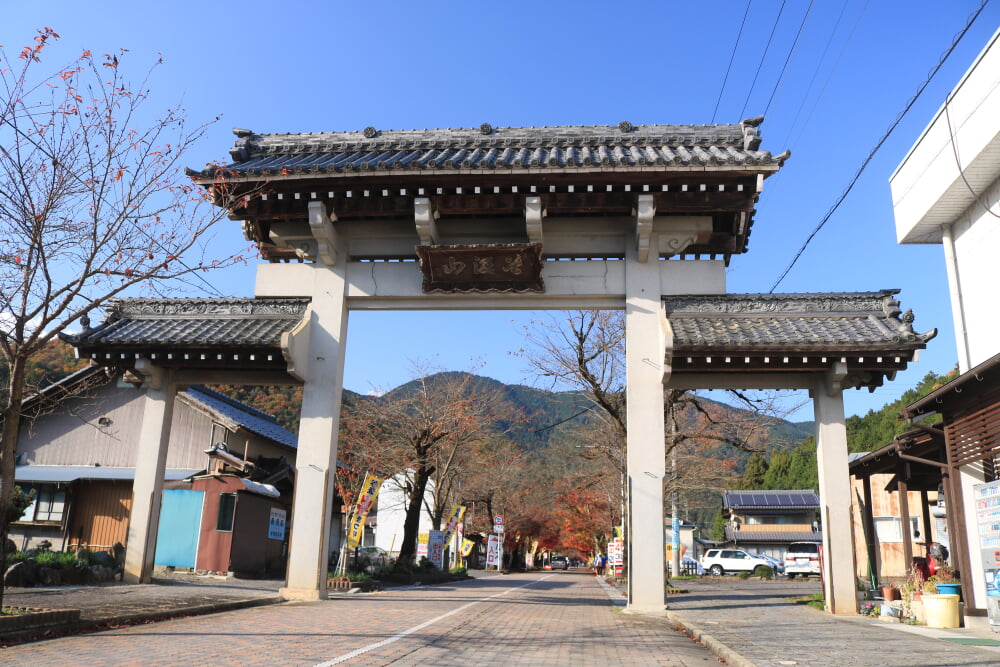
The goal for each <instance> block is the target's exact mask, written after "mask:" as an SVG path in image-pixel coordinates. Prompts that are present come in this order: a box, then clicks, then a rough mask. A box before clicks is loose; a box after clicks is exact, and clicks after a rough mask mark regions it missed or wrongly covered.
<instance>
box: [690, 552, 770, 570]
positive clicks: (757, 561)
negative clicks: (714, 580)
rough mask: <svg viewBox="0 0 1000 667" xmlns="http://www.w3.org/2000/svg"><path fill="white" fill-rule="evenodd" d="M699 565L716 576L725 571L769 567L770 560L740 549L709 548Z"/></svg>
mask: <svg viewBox="0 0 1000 667" xmlns="http://www.w3.org/2000/svg"><path fill="white" fill-rule="evenodd" d="M701 566H702V567H703V568H705V569H706V570H708V571H709V572H711V573H712V574H714V575H715V576H717V577H718V576H721V575H723V574H725V573H727V572H754V571H755V570H757V568H759V567H771V561H769V560H768V559H766V558H764V557H762V556H758V555H757V554H752V553H749V552H747V551H743V550H742V549H709V550H708V551H706V552H705V555H704V556H702V557H701Z"/></svg>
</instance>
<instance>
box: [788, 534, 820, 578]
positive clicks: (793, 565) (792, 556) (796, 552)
mask: <svg viewBox="0 0 1000 667" xmlns="http://www.w3.org/2000/svg"><path fill="white" fill-rule="evenodd" d="M822 550H823V545H822V544H821V543H819V542H792V543H791V544H789V545H788V551H786V552H785V576H786V577H788V578H789V579H794V578H795V575H797V574H801V575H802V576H803V577H808V576H809V575H810V574H815V575H816V576H819V574H820V563H819V558H820V552H821V551H822Z"/></svg>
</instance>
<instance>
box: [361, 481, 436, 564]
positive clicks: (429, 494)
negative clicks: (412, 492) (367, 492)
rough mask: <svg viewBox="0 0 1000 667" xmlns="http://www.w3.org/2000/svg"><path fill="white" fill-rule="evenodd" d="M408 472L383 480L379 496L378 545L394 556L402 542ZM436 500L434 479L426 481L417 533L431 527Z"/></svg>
mask: <svg viewBox="0 0 1000 667" xmlns="http://www.w3.org/2000/svg"><path fill="white" fill-rule="evenodd" d="M406 483H407V473H400V474H398V475H393V476H392V477H390V478H389V479H387V480H385V481H384V482H382V489H381V491H379V492H378V500H376V503H375V505H376V508H377V510H376V516H377V519H376V523H375V542H374V544H375V546H377V547H381V548H382V549H385V550H386V551H388V552H389V554H390V555H391V556H392V557H395V556H396V555H397V554H399V547H400V545H401V544H402V543H403V522H404V521H406V504H407V499H406V497H407V493H406V489H405V485H406ZM433 503H434V481H433V480H428V481H427V491H426V492H425V493H424V506H423V508H422V509H421V511H420V529H419V530H418V533H426V532H428V531H430V530H431V528H432V526H431V513H430V509H429V508H430V507H431V506H432V505H433Z"/></svg>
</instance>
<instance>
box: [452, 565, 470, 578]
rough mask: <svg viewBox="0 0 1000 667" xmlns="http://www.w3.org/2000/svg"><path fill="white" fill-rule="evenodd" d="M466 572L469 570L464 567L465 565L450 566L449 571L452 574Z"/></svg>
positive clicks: (462, 574) (463, 574) (463, 573)
mask: <svg viewBox="0 0 1000 667" xmlns="http://www.w3.org/2000/svg"><path fill="white" fill-rule="evenodd" d="M468 572H469V570H468V569H467V568H465V567H462V566H458V567H453V568H451V573H452V574H458V575H461V576H465V575H466V574H468Z"/></svg>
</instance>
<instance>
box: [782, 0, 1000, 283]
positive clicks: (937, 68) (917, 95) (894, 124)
mask: <svg viewBox="0 0 1000 667" xmlns="http://www.w3.org/2000/svg"><path fill="white" fill-rule="evenodd" d="M988 2H989V0H983V2H982V4H980V5H979V8H978V9H976V11H974V12H973V13H972V14H971V15H970V16H969V18H968V20H967V22H966V24H965V27H964V28H962V30H961V31H960V32H959V33H958V34H957V35H956V36H955V37H954V39H953V41H952V43H951V46H950V47H948V49H947V50H946V51H945V52H944V54H942V55H941V57H940V59H939V60H938V62H937V64H936V65H935V66H934V67H933V68H932V69H931V71H930V73H929V74H928V76H927V79H926V80H925V81H924V82H923V83H922V84H920V87H919V88H918V89H917V92H916V93H915V94H914V95H913V97H911V98H910V100H909V102H907V103H906V106H905V107H904V108H903V110H902V111H900V112H899V114H898V115H897V116H896V119H895V120H894V121H893V122H892V124H891V125H889V129H887V130H886V131H885V133H884V134H883V135H882V138H881V139H879V140H878V143H877V144H875V147H874V148H873V149H872V150H871V151H870V152H869V153H868V157H866V158H865V159H864V161H863V162H862V163H861V166H860V167H859V168H858V170H857V171H856V172H855V173H854V177H853V178H851V181H850V182H849V183H848V184H847V187H846V188H844V191H843V192H842V193H841V194H840V197H838V198H837V201H836V202H834V204H833V206H831V207H830V210H829V211H827V212H826V215H824V216H823V219H822V220H820V221H819V224H818V225H816V228H815V229H813V231H812V233H811V234H809V236H808V238H806V241H805V243H803V244H802V247H801V248H799V251H798V252H797V253H795V257H793V258H792V261H791V263H790V264H789V265H788V266H787V267H786V268H785V270H784V271H782V273H781V275H780V276H778V279H777V280H776V281H774V284H773V285H771V289H770V291H769V292H768V293H769V294H774V290H775V289H777V287H778V285H780V284H781V282H782V281H783V280H784V279H785V277H786V276H787V275H788V273H789V272H790V271H791V270H792V267H794V266H795V264H796V263H798V261H799V258H800V257H802V254H803V253H804V252H805V251H806V248H807V247H809V244H810V243H811V242H812V240H813V238H815V236H816V234H818V233H819V231H820V230H821V229H823V226H824V225H826V223H827V221H829V220H830V217H831V216H833V214H834V212H836V210H837V209H838V208H840V205H841V204H842V203H844V200H845V199H847V195H848V194H850V192H851V190H853V189H854V185H855V184H856V183H857V182H858V179H859V178H861V174H862V173H864V171H865V169H866V168H867V167H868V164H869V163H870V162H871V161H872V158H874V157H875V154H876V153H877V152H878V151H879V149H880V148H882V145H883V144H884V143H885V142H886V140H887V139H888V138H889V135H891V134H892V133H893V131H894V130H895V129H896V127H897V126H899V123H900V121H902V120H903V117H904V116H906V114H907V113H908V112H909V111H910V109H911V108H912V107H913V105H914V104H915V103H916V101H917V99H919V98H920V96H921V95H922V94H923V92H924V90H926V89H927V86H928V85H930V82H931V81H932V80H933V79H934V76H935V75H936V74H937V73H938V72H939V71H940V70H941V67H943V66H944V63H945V62H946V61H947V60H948V57H949V56H951V54H952V53H953V52H954V51H955V49H956V48H957V47H958V44H959V42H961V41H962V38H963V37H965V35H966V33H968V32H969V29H970V28H972V24H973V23H974V22H975V21H976V19H977V18H979V15H980V14H981V13H982V11H983V9H985V8H986V4H987V3H988Z"/></svg>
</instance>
